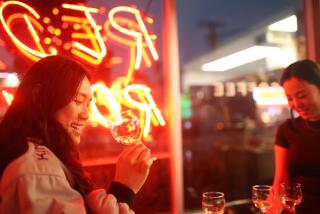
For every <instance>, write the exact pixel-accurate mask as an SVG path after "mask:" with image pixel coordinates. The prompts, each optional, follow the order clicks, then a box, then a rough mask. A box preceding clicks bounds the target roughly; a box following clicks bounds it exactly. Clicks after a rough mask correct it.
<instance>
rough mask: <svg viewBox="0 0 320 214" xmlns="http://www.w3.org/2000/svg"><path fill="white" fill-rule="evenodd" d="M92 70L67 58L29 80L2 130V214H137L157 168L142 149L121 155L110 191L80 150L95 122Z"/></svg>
mask: <svg viewBox="0 0 320 214" xmlns="http://www.w3.org/2000/svg"><path fill="white" fill-rule="evenodd" d="M91 99H92V97H91V88H90V82H89V76H88V73H87V72H86V70H85V69H84V68H83V67H82V66H81V65H80V64H78V63H77V62H75V61H73V60H71V59H69V58H66V57H62V56H49V57H46V58H44V59H41V60H39V61H38V62H37V63H35V64H34V65H33V66H32V67H31V69H30V70H29V71H28V72H27V73H26V75H25V76H24V78H23V80H22V81H21V84H20V86H19V88H18V89H17V91H16V94H15V99H14V100H13V102H12V104H11V105H10V107H9V108H8V110H7V112H6V114H5V115H4V117H3V119H2V121H1V124H0V178H1V181H0V197H1V202H0V213H3V214H4V213H8V214H9V213H10V214H12V213H76V214H79V213H131V212H133V211H132V210H130V208H129V206H128V205H129V204H130V202H131V201H132V199H133V197H134V195H135V193H137V192H138V191H139V189H140V188H141V186H142V185H143V183H144V182H145V180H146V178H147V176H148V174H149V168H150V166H151V164H152V162H153V158H151V157H150V151H149V149H148V148H146V147H145V146H144V145H143V144H136V145H133V146H128V147H126V148H125V149H124V151H123V152H122V153H121V154H120V157H119V161H118V164H117V170H116V175H115V180H114V182H113V183H112V184H111V186H110V188H109V190H108V191H106V190H104V189H94V188H93V185H92V184H91V182H90V181H89V179H88V177H87V176H86V175H85V173H84V170H83V168H82V165H81V162H80V160H79V152H78V147H77V144H78V143H79V142H80V135H81V132H82V129H83V128H84V126H85V123H86V121H87V119H88V118H89V111H88V108H89V104H90V102H91Z"/></svg>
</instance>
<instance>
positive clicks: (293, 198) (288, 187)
mask: <svg viewBox="0 0 320 214" xmlns="http://www.w3.org/2000/svg"><path fill="white" fill-rule="evenodd" d="M280 196H281V199H282V203H283V204H284V205H285V206H287V207H288V208H289V209H290V210H291V212H292V213H296V210H295V207H296V205H298V204H300V203H301V200H302V188H301V184H300V183H297V182H290V183H281V184H280Z"/></svg>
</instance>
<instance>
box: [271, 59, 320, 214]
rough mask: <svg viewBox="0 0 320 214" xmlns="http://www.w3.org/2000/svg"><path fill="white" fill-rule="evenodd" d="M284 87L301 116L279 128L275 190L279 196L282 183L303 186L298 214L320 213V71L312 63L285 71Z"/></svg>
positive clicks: (293, 106)
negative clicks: (295, 183) (296, 183)
mask: <svg viewBox="0 0 320 214" xmlns="http://www.w3.org/2000/svg"><path fill="white" fill-rule="evenodd" d="M281 84H282V86H283V88H284V91H285V94H286V96H287V99H288V104H289V107H290V108H291V110H292V111H295V112H296V113H298V114H299V116H298V117H296V118H295V117H294V115H293V114H292V116H291V117H292V118H290V119H288V120H286V121H285V122H284V123H283V124H281V125H280V127H279V128H278V131H277V136H276V141H275V146H274V148H275V177H274V184H273V187H274V190H275V193H276V195H277V196H279V188H280V184H281V183H288V182H299V183H301V185H302V192H303V198H302V202H301V204H300V205H298V206H297V207H296V209H297V213H304V214H305V213H310V214H311V213H320V207H319V204H318V203H319V201H320V185H319V184H320V156H319V154H320V67H319V65H318V64H317V63H315V62H313V61H311V60H301V61H297V62H295V63H293V64H291V65H289V66H288V67H287V68H286V69H285V70H284V72H283V75H282V78H281ZM280 200H281V199H280Z"/></svg>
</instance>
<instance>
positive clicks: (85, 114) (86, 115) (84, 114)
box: [79, 105, 90, 120]
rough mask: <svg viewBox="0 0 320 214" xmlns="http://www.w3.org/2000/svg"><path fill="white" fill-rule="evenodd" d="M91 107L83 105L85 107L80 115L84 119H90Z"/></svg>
mask: <svg viewBox="0 0 320 214" xmlns="http://www.w3.org/2000/svg"><path fill="white" fill-rule="evenodd" d="M89 116H90V114H89V107H88V106H86V105H83V107H82V108H81V111H80V114H79V117H80V118H81V119H83V120H88V119H89Z"/></svg>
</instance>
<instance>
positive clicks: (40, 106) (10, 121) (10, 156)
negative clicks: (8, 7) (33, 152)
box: [0, 56, 91, 196]
mask: <svg viewBox="0 0 320 214" xmlns="http://www.w3.org/2000/svg"><path fill="white" fill-rule="evenodd" d="M84 77H89V76H88V74H87V72H86V70H85V69H84V68H83V67H82V66H81V65H80V64H78V63H76V62H75V61H73V60H71V59H68V58H66V57H62V56H49V57H46V58H43V59H41V60H39V61H38V62H36V63H35V64H34V65H33V66H32V67H31V68H30V70H29V71H28V72H27V73H26V75H25V76H24V78H23V79H22V81H21V84H20V85H19V87H18V89H17V91H16V93H15V98H14V100H13V102H12V104H11V105H10V107H9V108H8V110H7V112H6V114H5V115H4V117H3V119H2V122H1V124H0V177H1V175H2V173H3V171H4V169H5V167H6V166H7V165H8V164H9V163H10V162H11V161H12V160H14V159H16V158H17V157H19V156H20V155H21V154H23V153H24V152H25V151H26V150H27V147H28V145H27V138H28V137H31V138H34V139H40V141H39V142H38V143H41V144H43V145H45V146H47V147H48V148H49V149H50V150H52V151H53V152H54V154H55V155H56V156H57V157H58V158H59V159H60V160H61V161H62V162H63V163H64V164H65V165H66V166H67V168H68V169H69V171H70V172H71V173H72V175H73V185H74V188H75V189H77V190H78V191H79V192H80V193H81V194H82V195H83V196H85V195H86V194H87V193H88V192H89V191H90V189H91V186H90V183H89V182H88V180H87V178H86V176H85V174H84V171H83V168H82V166H81V163H80V160H79V155H78V150H77V148H76V146H75V145H74V144H73V143H71V139H70V137H69V135H68V134H67V132H66V130H65V129H64V128H63V127H62V125H61V124H59V123H58V122H57V121H56V120H54V119H53V115H54V113H55V112H56V111H57V110H59V109H60V108H62V107H64V106H66V105H67V104H68V103H69V102H70V101H71V100H72V99H73V98H74V97H75V95H76V93H77V91H78V89H79V87H80V84H81V82H82V80H83V79H84Z"/></svg>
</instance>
